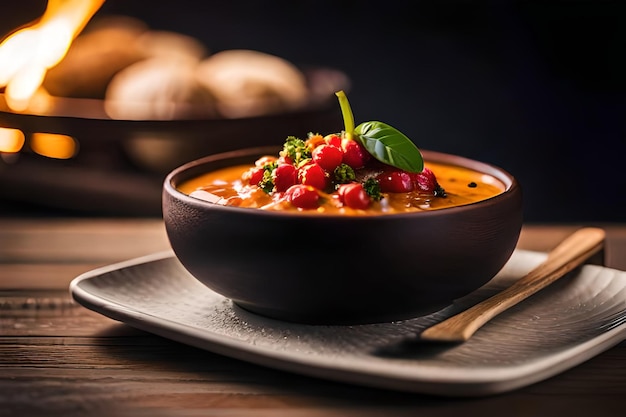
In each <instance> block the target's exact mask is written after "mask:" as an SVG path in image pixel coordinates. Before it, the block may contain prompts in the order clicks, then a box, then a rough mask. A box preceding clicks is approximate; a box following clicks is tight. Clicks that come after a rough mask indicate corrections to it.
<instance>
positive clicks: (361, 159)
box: [341, 139, 371, 169]
mask: <svg viewBox="0 0 626 417" xmlns="http://www.w3.org/2000/svg"><path fill="white" fill-rule="evenodd" d="M341 149H343V163H344V164H346V165H349V166H350V167H351V168H352V169H359V168H363V167H364V166H365V164H366V163H367V161H369V160H370V159H371V155H370V154H369V152H367V151H366V150H365V148H364V147H363V145H361V144H360V143H359V142H357V141H355V140H352V139H343V140H342V141H341Z"/></svg>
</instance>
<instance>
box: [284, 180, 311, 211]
mask: <svg viewBox="0 0 626 417" xmlns="http://www.w3.org/2000/svg"><path fill="white" fill-rule="evenodd" d="M285 198H286V199H287V201H289V202H290V203H291V204H293V205H294V206H296V207H298V208H301V209H313V208H317V207H318V205H319V198H320V195H319V194H318V192H317V190H316V189H315V187H312V186H310V185H304V184H295V185H292V186H291V187H289V188H288V189H287V191H285Z"/></svg>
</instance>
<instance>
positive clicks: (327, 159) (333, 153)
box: [311, 145, 343, 172]
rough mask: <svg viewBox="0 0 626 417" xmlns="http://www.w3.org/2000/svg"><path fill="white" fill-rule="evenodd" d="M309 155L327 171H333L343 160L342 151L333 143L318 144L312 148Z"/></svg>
mask: <svg viewBox="0 0 626 417" xmlns="http://www.w3.org/2000/svg"><path fill="white" fill-rule="evenodd" d="M311 156H312V157H313V161H315V162H316V163H317V164H319V166H321V167H322V168H324V170H325V171H327V172H333V171H334V170H335V168H337V167H338V166H339V164H341V162H342V161H343V151H342V150H341V148H338V147H336V146H333V145H320V146H318V147H317V148H315V149H313V152H312V153H311Z"/></svg>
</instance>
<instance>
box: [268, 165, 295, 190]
mask: <svg viewBox="0 0 626 417" xmlns="http://www.w3.org/2000/svg"><path fill="white" fill-rule="evenodd" d="M273 176H274V187H275V188H276V191H278V192H282V191H285V190H287V188H289V187H291V186H292V185H294V184H296V183H297V182H298V171H297V169H296V167H295V166H293V165H290V164H281V165H278V166H277V167H276V169H275V170H274V173H273Z"/></svg>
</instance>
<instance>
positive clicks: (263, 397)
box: [0, 218, 626, 417]
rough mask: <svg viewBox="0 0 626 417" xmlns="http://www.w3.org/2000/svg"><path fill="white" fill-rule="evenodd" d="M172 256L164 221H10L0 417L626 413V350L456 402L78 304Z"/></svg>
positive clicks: (2, 228) (615, 251)
mask: <svg viewBox="0 0 626 417" xmlns="http://www.w3.org/2000/svg"><path fill="white" fill-rule="evenodd" d="M596 226H597V225H596ZM599 226H601V227H604V228H605V229H606V230H607V233H608V243H607V249H606V263H607V266H611V267H614V268H617V269H623V270H626V225H614V224H612V225H599ZM578 227H579V226H577V225H567V226H558V225H557V226H546V225H527V226H525V227H524V229H523V232H522V236H521V238H520V243H519V247H520V248H524V249H533V250H542V251H544V250H549V249H550V248H551V247H552V246H554V245H555V244H556V243H558V242H559V241H560V240H561V239H563V238H564V237H565V236H566V235H567V234H568V233H570V232H571V231H573V230H575V229H576V228H578ZM167 248H169V246H168V242H167V238H166V236H165V231H164V228H163V224H162V221H161V220H160V219H85V218H76V219H74V218H62V219H45V218H37V219H28V218H5V219H0V416H16V417H17V416H27V415H33V416H39V415H46V416H61V415H63V416H69V415H88V416H101V415H102V416H105V415H106V416H117V415H132V416H166V415H167V416H179V415H192V416H196V415H197V416H200V415H203V416H204V415H211V416H254V417H263V416H294V417H298V416H383V415H384V416H398V415H419V416H468V415H471V416H474V415H476V416H479V415H480V416H487V415H494V414H496V413H497V414H498V415H506V416H534V417H538V416H555V415H576V416H578V415H593V416H597V417H601V416H613V415H614V416H618V415H619V416H623V415H626V414H624V413H626V342H622V343H620V344H619V345H617V346H616V347H614V348H612V349H610V350H608V351H606V352H604V353H602V354H600V355H598V356H597V357H595V358H593V359H591V360H589V361H588V362H585V363H583V364H582V365H579V366H578V367H575V368H573V369H571V370H569V371H566V372H564V373H562V374H560V375H558V376H556V377H553V378H551V379H548V380H546V381H543V382H540V383H537V384H534V385H531V386H529V387H526V388H523V389H519V390H517V391H513V392H511V393H507V394H502V395H497V396H491V397H483V398H475V399H450V398H439V397H431V396H426V395H416V394H407V393H400V392H390V391H383V390H376V389H370V388H361V387H356V386H351V385H344V384H340V383H334V382H328V381H324V380H317V379H313V378H308V377H304V376H298V375H293V374H288V373H285V372H281V371H276V370H272V369H266V368H263V367H260V366H256V365H252V364H248V363H245V362H241V361H237V360H234V359H229V358H226V357H223V356H219V355H217V354H213V353H210V352H207V351H204V350H200V349H196V348H193V347H190V346H187V345H183V344H179V343H176V342H173V341H170V340H167V339H164V338H161V337H158V336H154V335H152V334H149V333H145V332H142V331H139V330H136V329H134V328H131V327H130V326H127V325H125V324H122V323H119V322H116V321H113V320H111V319H108V318H106V317H104V316H101V315H99V314H97V313H94V312H92V311H90V310H87V309H85V308H83V307H81V306H79V305H77V304H76V303H74V302H73V301H72V300H71V297H70V294H69V290H68V284H69V282H70V281H71V280H72V279H73V278H74V277H76V276H77V275H79V274H81V273H83V272H86V271H88V270H91V269H93V268H96V267H99V266H103V265H107V264H110V263H113V262H117V261H121V260H125V259H130V258H134V257H138V256H142V255H146V254H149V253H152V252H157V251H160V250H163V249H167Z"/></svg>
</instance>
